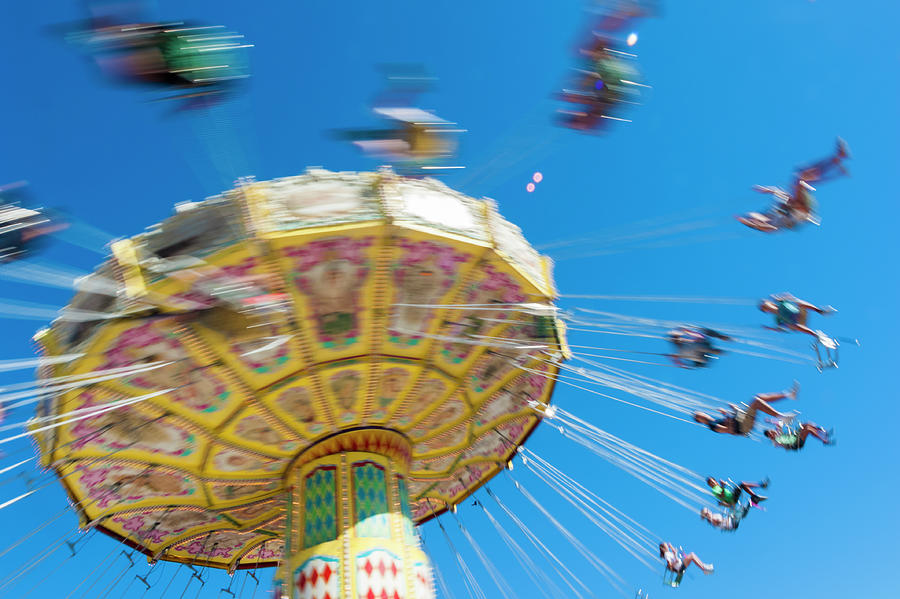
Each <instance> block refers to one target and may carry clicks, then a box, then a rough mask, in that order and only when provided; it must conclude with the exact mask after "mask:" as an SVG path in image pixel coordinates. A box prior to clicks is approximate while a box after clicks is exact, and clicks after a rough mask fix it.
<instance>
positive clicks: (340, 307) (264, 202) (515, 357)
mask: <svg viewBox="0 0 900 599" xmlns="http://www.w3.org/2000/svg"><path fill="white" fill-rule="evenodd" d="M111 249H112V255H111V256H110V257H109V259H108V260H107V261H106V262H104V263H103V264H102V265H101V266H100V267H99V268H98V269H97V270H96V271H95V273H94V274H92V275H91V276H90V277H89V278H88V279H89V281H90V280H93V281H94V282H99V283H103V284H104V285H106V286H109V283H110V282H114V284H115V285H114V286H113V291H107V292H104V293H97V292H96V289H97V288H98V286H96V285H87V284H83V285H82V288H83V289H85V291H81V292H79V293H78V294H77V295H76V296H75V297H74V299H73V300H72V302H71V303H70V305H69V306H68V307H67V308H66V310H65V311H64V315H63V317H62V318H60V319H59V320H57V321H55V322H54V323H53V324H52V325H51V326H50V327H49V328H48V329H45V330H43V331H40V332H39V333H38V334H37V336H36V341H37V342H38V343H39V344H40V346H41V347H42V349H43V351H44V353H45V354H47V355H51V356H57V355H70V354H75V355H77V356H78V357H77V358H76V359H73V360H72V361H70V362H68V363H60V364H56V365H52V366H45V367H43V368H42V369H41V371H40V372H39V376H40V377H41V378H43V379H47V383H46V384H47V385H48V391H49V392H50V393H49V394H48V395H47V398H46V399H45V400H44V401H42V403H41V404H40V406H39V408H38V417H37V418H36V420H35V423H34V425H33V431H37V430H38V429H42V428H46V422H48V421H51V422H55V423H56V424H57V425H58V426H55V427H52V428H46V430H43V431H41V432H35V437H36V439H37V441H38V443H39V445H40V451H41V452H42V456H43V460H44V466H45V467H47V468H51V469H52V470H53V471H54V472H55V473H56V475H57V476H58V477H59V478H60V480H61V482H62V484H63V486H64V488H65V491H66V493H67V494H68V496H69V498H70V500H71V502H72V503H73V504H74V506H75V507H76V509H77V512H78V513H79V514H80V517H81V519H82V525H83V526H84V527H85V528H88V527H94V528H96V529H98V530H100V531H102V532H104V533H106V534H108V535H109V536H111V537H114V538H116V539H119V540H122V542H124V543H126V544H128V545H129V546H131V547H134V548H136V549H138V550H139V551H141V552H143V553H144V554H146V555H147V556H148V558H149V559H150V560H151V561H152V562H155V561H157V560H168V561H174V562H181V563H184V564H191V565H195V566H198V567H199V566H205V567H215V568H223V569H227V570H228V571H230V572H234V571H235V570H237V569H245V568H258V567H267V566H277V571H276V580H277V581H279V582H280V584H281V588H282V592H283V593H284V595H285V596H290V597H293V598H297V599H324V598H326V597H327V598H329V599H337V598H339V597H340V598H343V599H350V598H353V599H356V598H369V597H392V598H394V597H398V598H399V597H402V598H407V599H422V598H426V597H433V596H434V589H433V582H432V574H431V568H430V565H429V561H428V558H427V556H426V555H425V553H424V551H423V550H422V547H421V544H420V542H419V539H418V535H417V533H416V530H415V525H416V524H419V523H421V522H423V521H425V520H427V519H429V518H431V517H433V516H435V515H437V514H440V513H441V512H442V511H444V510H446V509H449V508H451V507H452V506H454V505H456V504H458V503H459V502H461V501H463V500H464V499H465V498H466V497H468V496H469V495H471V494H472V493H473V492H474V491H475V490H476V489H478V488H479V487H480V486H482V485H483V484H484V483H485V482H486V481H488V479H490V478H491V477H492V476H494V475H495V474H497V473H498V472H499V471H500V470H501V469H502V468H503V467H504V466H505V465H506V464H507V463H508V462H509V460H511V458H512V457H513V455H514V454H515V452H516V450H517V447H518V446H519V445H520V444H522V443H523V442H524V441H525V439H526V438H527V437H528V436H529V434H530V433H531V432H532V431H533V430H534V428H535V427H536V426H537V424H538V423H539V420H540V416H539V412H540V404H548V403H549V401H550V396H551V393H552V390H553V379H554V377H555V376H556V374H557V371H558V367H557V365H556V364H558V362H559V360H560V359H561V358H564V357H565V354H566V352H567V350H566V347H565V341H564V338H563V330H562V327H561V324H560V322H559V320H558V319H557V318H556V312H555V308H554V307H553V301H554V299H555V297H556V292H555V290H554V286H553V283H552V280H551V274H550V262H549V260H548V259H547V258H544V257H542V256H540V255H539V254H538V253H537V252H536V251H535V250H534V249H533V248H532V247H531V246H530V245H529V244H528V243H527V242H526V241H525V239H524V238H523V237H522V235H521V232H520V231H519V229H518V228H517V227H515V226H514V225H512V224H510V223H509V222H507V221H506V220H504V219H503V218H502V217H501V216H500V215H499V214H498V212H497V210H496V206H495V205H494V203H493V202H491V201H490V200H475V199H472V198H470V197H467V196H465V195H462V194H460V193H457V192H455V191H453V190H452V189H450V188H448V187H447V186H445V185H444V184H443V183H440V182H438V181H436V180H432V179H425V180H417V179H408V178H404V177H400V176H398V175H396V174H394V173H392V172H391V171H388V170H385V171H381V172H367V173H332V172H327V171H323V170H308V171H307V172H306V174H303V175H300V176H297V177H290V178H285V179H277V180H273V181H266V182H256V181H253V180H244V181H241V182H239V184H238V185H237V186H236V187H235V188H234V189H233V190H231V191H229V192H226V193H225V194H223V195H222V196H219V197H214V198H211V199H208V200H206V201H203V202H198V203H189V204H182V205H178V206H177V207H176V214H175V215H174V216H173V217H171V218H169V219H167V220H165V221H164V222H162V223H160V224H158V225H155V226H154V227H152V228H150V229H148V230H147V231H146V232H145V233H143V234H140V235H137V236H135V237H133V238H131V239H125V240H121V241H118V242H115V243H113V244H112V247H111ZM88 289H92V290H94V291H88ZM58 377H67V378H65V379H62V380H65V381H73V382H66V383H64V384H60V383H59V382H58V381H59V380H60V379H59V378H58ZM51 378H52V379H53V381H52V382H51V381H50V380H49V379H51ZM536 407H537V408H539V409H535V408H536Z"/></svg>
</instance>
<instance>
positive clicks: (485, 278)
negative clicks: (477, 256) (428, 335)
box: [441, 263, 526, 364]
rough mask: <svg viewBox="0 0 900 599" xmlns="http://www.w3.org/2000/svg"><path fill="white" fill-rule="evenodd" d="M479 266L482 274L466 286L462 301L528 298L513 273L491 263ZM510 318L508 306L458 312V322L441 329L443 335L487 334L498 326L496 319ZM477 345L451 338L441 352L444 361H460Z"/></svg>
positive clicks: (464, 302)
mask: <svg viewBox="0 0 900 599" xmlns="http://www.w3.org/2000/svg"><path fill="white" fill-rule="evenodd" d="M478 268H479V271H480V272H481V277H479V278H478V279H477V280H476V281H473V282H472V283H471V284H470V285H468V286H467V287H466V288H465V291H464V293H463V297H462V299H461V300H460V301H459V303H460V304H492V303H499V304H517V303H521V302H524V301H525V299H526V296H525V294H524V293H522V290H521V287H519V284H518V283H516V281H515V280H514V279H513V278H512V277H511V276H509V275H508V274H506V273H504V272H500V271H499V270H497V269H496V268H495V267H494V266H493V265H492V264H489V263H486V264H480V265H479V267H478ZM508 319H509V310H508V309H498V310H459V311H454V322H453V323H448V324H447V325H446V326H445V327H444V328H443V329H442V330H441V334H442V335H445V336H448V337H468V336H473V335H483V334H485V333H486V332H487V331H489V330H491V329H492V328H494V327H496V326H498V323H497V322H494V321H503V320H508ZM476 348H477V346H475V345H471V344H468V343H456V342H453V341H447V342H444V344H443V349H442V350H441V354H442V356H443V358H444V360H446V361H448V362H450V363H452V364H459V363H460V362H464V361H465V360H466V359H467V358H468V357H469V356H470V355H471V354H472V352H473V351H475V349H476Z"/></svg>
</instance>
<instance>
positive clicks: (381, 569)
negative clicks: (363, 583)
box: [378, 560, 387, 578]
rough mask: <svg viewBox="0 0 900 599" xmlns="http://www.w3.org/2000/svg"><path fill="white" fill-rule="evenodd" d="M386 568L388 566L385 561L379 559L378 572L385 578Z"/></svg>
mask: <svg viewBox="0 0 900 599" xmlns="http://www.w3.org/2000/svg"><path fill="white" fill-rule="evenodd" d="M386 569H387V568H385V567H384V562H383V561H381V560H378V573H379V574H381V577H382V578H384V571H385V570H386Z"/></svg>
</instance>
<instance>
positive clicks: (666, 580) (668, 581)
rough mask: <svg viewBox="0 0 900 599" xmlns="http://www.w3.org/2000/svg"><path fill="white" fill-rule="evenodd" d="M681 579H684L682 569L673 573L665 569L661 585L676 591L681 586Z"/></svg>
mask: <svg viewBox="0 0 900 599" xmlns="http://www.w3.org/2000/svg"><path fill="white" fill-rule="evenodd" d="M682 578H684V569H682V570H680V571H678V572H675V571H673V570H669V569H668V568H666V571H665V572H664V573H663V585H665V586H667V587H672V588H673V589H677V588H678V587H679V586H681V579H682Z"/></svg>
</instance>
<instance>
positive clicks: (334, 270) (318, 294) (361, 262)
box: [282, 237, 374, 349]
mask: <svg viewBox="0 0 900 599" xmlns="http://www.w3.org/2000/svg"><path fill="white" fill-rule="evenodd" d="M373 242H374V238H373V237H365V238H362V239H355V238H351V237H330V238H327V239H318V240H316V241H312V242H310V243H308V244H306V245H303V246H290V247H286V248H284V249H283V250H282V252H283V254H284V256H285V257H288V258H290V259H292V260H293V268H292V273H291V276H292V278H293V280H294V285H295V286H296V287H297V289H298V290H299V291H300V292H301V293H303V294H304V295H305V296H306V297H307V301H308V302H309V305H310V308H311V310H310V319H311V320H312V321H313V325H314V326H315V330H316V331H317V338H318V341H319V343H320V344H321V345H322V346H323V347H325V348H329V349H331V348H336V347H346V346H349V345H353V344H354V343H356V342H357V341H359V335H360V324H359V313H360V311H361V310H362V307H361V305H360V302H359V290H360V288H361V287H362V286H363V284H364V283H365V281H366V279H367V278H368V276H369V271H370V266H369V260H368V256H367V255H366V252H365V250H366V249H367V248H368V247H369V246H371V245H372V243H373Z"/></svg>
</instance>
